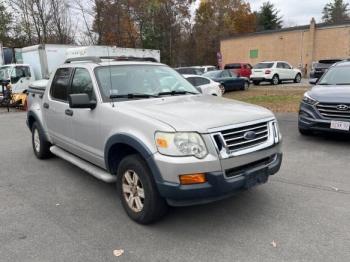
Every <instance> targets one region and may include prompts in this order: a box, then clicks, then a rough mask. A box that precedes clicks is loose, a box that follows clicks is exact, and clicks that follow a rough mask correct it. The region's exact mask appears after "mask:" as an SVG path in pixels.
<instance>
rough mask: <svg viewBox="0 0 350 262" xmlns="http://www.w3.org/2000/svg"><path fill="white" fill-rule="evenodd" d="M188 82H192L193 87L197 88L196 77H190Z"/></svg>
mask: <svg viewBox="0 0 350 262" xmlns="http://www.w3.org/2000/svg"><path fill="white" fill-rule="evenodd" d="M186 79H187V81H188V82H190V83H191V84H192V85H194V86H196V85H197V84H196V77H188V78H186Z"/></svg>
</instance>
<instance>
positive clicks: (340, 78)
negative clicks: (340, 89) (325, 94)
mask: <svg viewBox="0 0 350 262" xmlns="http://www.w3.org/2000/svg"><path fill="white" fill-rule="evenodd" d="M319 85H350V67H349V66H336V67H332V68H331V69H329V70H328V71H327V73H326V74H324V75H323V77H322V78H321V80H320V82H319Z"/></svg>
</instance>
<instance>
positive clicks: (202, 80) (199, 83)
mask: <svg viewBox="0 0 350 262" xmlns="http://www.w3.org/2000/svg"><path fill="white" fill-rule="evenodd" d="M196 78H197V79H196V86H202V85H207V84H209V83H210V81H209V80H208V79H206V78H203V77H196Z"/></svg>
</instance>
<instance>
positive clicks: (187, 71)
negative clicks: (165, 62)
mask: <svg viewBox="0 0 350 262" xmlns="http://www.w3.org/2000/svg"><path fill="white" fill-rule="evenodd" d="M175 70H176V71H177V72H178V73H180V74H181V75H202V74H203V71H202V70H201V69H200V68H199V67H178V68H175Z"/></svg>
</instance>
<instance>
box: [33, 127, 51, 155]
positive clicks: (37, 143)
mask: <svg viewBox="0 0 350 262" xmlns="http://www.w3.org/2000/svg"><path fill="white" fill-rule="evenodd" d="M32 146H33V151H34V154H35V156H36V157H37V158H39V159H46V158H49V157H51V156H52V154H51V152H50V146H51V144H50V142H48V141H47V140H46V138H45V136H44V133H43V130H42V129H41V128H40V126H39V125H38V124H37V123H36V122H35V123H34V124H33V126H32Z"/></svg>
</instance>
